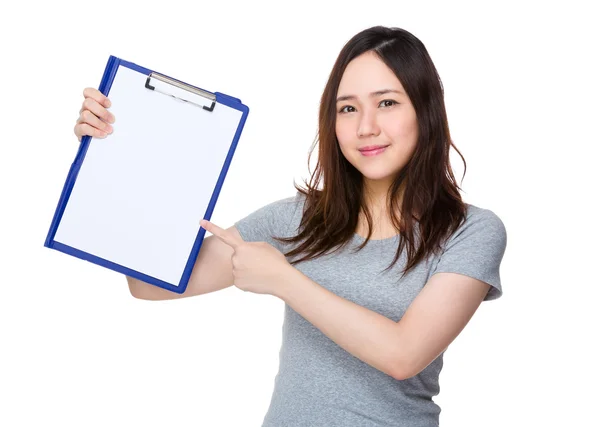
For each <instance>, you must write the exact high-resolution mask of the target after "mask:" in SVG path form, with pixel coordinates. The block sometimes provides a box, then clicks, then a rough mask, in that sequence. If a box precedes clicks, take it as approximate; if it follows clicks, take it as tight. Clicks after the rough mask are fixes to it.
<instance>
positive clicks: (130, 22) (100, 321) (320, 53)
mask: <svg viewBox="0 0 600 427" xmlns="http://www.w3.org/2000/svg"><path fill="white" fill-rule="evenodd" d="M591 5H592V2H591V1H590V2H587V3H584V2H581V1H579V2H578V1H570V2H539V3H538V2H519V3H518V5H517V3H516V2H514V3H510V2H506V1H504V2H501V3H500V2H498V3H497V5H495V6H494V5H491V4H490V3H489V2H481V3H475V2H473V3H472V4H467V3H460V2H443V3H442V2H439V3H431V2H415V1H410V2H408V1H406V2H405V1H398V0H396V1H389V2H382V1H368V2H364V1H362V2H352V1H344V2H325V1H320V2H317V3H315V4H311V3H310V2H301V3H294V4H288V3H284V2H281V3H276V2H273V3H270V4H267V3H259V2H256V1H252V2H239V4H233V3H231V2H219V1H206V2H204V1H202V2H200V1H196V2H189V3H186V2H179V1H168V2H161V3H158V2H151V1H146V2H139V3H135V4H134V3H133V2H116V1H103V2H73V3H72V4H71V3H68V2H64V1H63V2H60V1H58V2H57V1H54V2H41V1H38V2H24V3H19V6H14V5H11V6H2V11H0V36H1V40H2V44H1V51H2V65H1V66H0V73H1V76H0V77H1V78H0V84H1V85H2V90H1V92H0V97H1V99H2V102H1V103H0V121H1V125H2V126H1V136H0V143H1V152H0V190H1V200H2V202H1V204H2V208H1V210H0V215H1V217H0V227H1V228H0V238H1V239H2V245H1V247H2V254H1V258H0V274H1V275H0V281H1V297H0V334H1V336H0V343H1V344H0V345H1V346H2V350H0V358H1V363H0V394H1V396H0V425H4V426H46V425H61V426H106V425H115V426H166V425H176V426H209V427H220V426H259V425H260V424H261V422H262V419H263V417H264V414H265V412H266V410H267V408H268V404H269V401H270V398H271V393H272V390H273V380H274V377H275V374H276V373H277V369H278V352H279V346H280V343H281V326H282V320H283V308H284V305H283V302H282V301H281V300H279V299H277V298H275V297H272V296H267V295H255V294H250V293H244V292H242V291H240V290H238V289H237V288H235V287H231V288H228V289H226V290H223V291H220V292H216V293H213V294H208V295H204V296H200V297H196V298H191V299H184V300H179V301H166V302H165V301H162V302H148V301H141V300H137V299H135V298H133V297H132V296H131V295H130V294H129V290H128V287H127V284H126V281H125V278H124V277H123V276H122V275H119V274H118V273H115V272H113V271H111V270H108V269H104V268H102V267H99V266H97V265H95V264H91V263H87V262H84V261H81V260H79V259H77V258H74V257H70V256H68V255H65V254H63V253H61V252H58V251H53V250H50V249H47V248H44V247H43V243H44V240H45V238H46V234H47V232H48V229H49V226H50V222H51V220H52V217H53V215H54V211H55V209H56V205H57V203H58V199H59V196H60V193H61V190H62V188H63V185H64V182H65V179H66V176H67V172H68V170H69V167H70V165H71V162H72V161H73V159H74V156H75V154H76V152H77V148H78V145H79V143H78V141H77V138H76V137H75V135H74V133H73V126H74V125H75V120H76V119H77V116H78V111H79V109H80V107H81V103H82V101H83V96H82V91H83V89H84V88H85V87H88V86H91V87H98V85H99V83H100V80H101V77H102V72H103V70H104V67H105V65H106V61H107V59H108V57H109V55H111V54H112V55H115V56H118V57H121V58H123V59H126V60H129V61H132V62H136V63H138V64H140V65H144V66H146V67H148V68H151V69H154V70H156V71H159V72H162V73H164V74H167V75H170V76H173V77H175V78H178V79H180V80H183V81H186V82H189V83H192V84H196V85H198V86H200V87H202V88H205V89H207V90H211V91H221V92H223V93H226V94H230V95H232V96H235V97H238V98H241V99H242V101H243V102H244V103H246V104H247V105H248V106H249V107H250V115H249V118H248V121H247V123H246V127H245V130H244V133H243V135H242V138H241V140H240V144H239V146H238V150H237V152H236V156H235V157H234V160H233V162H232V165H231V169H230V171H229V174H228V176H227V179H226V180H225V184H224V186H223V189H222V192H221V196H220V198H219V201H218V204H217V207H216V210H215V212H214V214H213V217H212V220H213V222H215V223H216V224H218V225H220V226H221V227H223V228H226V227H229V226H231V225H232V224H233V222H234V221H235V220H237V219H239V218H241V217H243V216H245V215H247V214H249V213H250V212H252V211H253V210H255V209H257V208H259V207H261V206H264V205H265V204H267V203H269V202H271V201H274V200H278V199H280V198H284V197H288V196H292V195H294V194H295V189H294V188H293V185H292V184H293V181H294V180H296V182H299V183H300V182H301V180H302V179H303V178H307V177H308V168H307V158H308V151H309V148H310V146H311V144H312V141H313V139H314V137H315V133H316V129H317V128H316V125H317V113H318V104H319V97H320V95H321V92H322V90H323V87H324V85H325V82H326V80H327V77H328V74H329V71H330V69H331V67H332V65H333V63H334V61H335V59H336V57H337V54H338V52H339V50H340V49H341V48H342V46H343V45H344V43H345V42H346V41H347V40H348V39H350V38H351V37H352V36H353V35H354V34H355V33H357V32H359V31H361V30H363V29H365V28H367V27H370V26H373V25H379V24H381V25H387V26H398V27H401V28H404V29H407V30H408V31H410V32H412V33H413V34H415V35H416V36H417V37H419V38H420V39H421V40H422V41H423V42H424V44H425V45H426V47H427V49H428V51H429V53H430V55H431V56H432V58H433V60H434V63H435V64H436V66H437V69H438V71H439V73H440V76H441V78H442V81H443V83H444V87H445V93H446V102H447V109H448V116H449V121H450V130H451V133H452V137H453V140H454V142H455V144H456V145H457V146H458V148H459V149H460V150H461V152H462V154H463V155H464V156H465V158H466V160H467V174H466V176H465V178H464V181H462V188H463V197H464V199H465V201H467V202H469V203H472V204H475V205H477V206H480V207H484V208H487V209H491V210H492V211H494V212H495V213H496V214H497V215H498V216H499V217H500V218H501V219H502V220H503V221H504V224H505V226H506V228H507V233H508V247H507V251H506V254H505V257H504V261H503V263H502V268H501V277H502V283H503V286H504V290H505V294H504V296H503V297H502V298H501V299H499V300H497V301H491V302H486V303H484V304H483V305H482V306H481V308H480V310H479V311H478V312H477V313H476V315H475V316H474V317H473V319H472V320H471V322H470V323H469V325H468V326H467V328H466V329H465V330H464V332H463V333H462V334H461V335H460V336H459V337H458V338H457V340H456V341H455V342H454V343H453V344H452V345H451V347H450V348H449V350H448V351H447V353H446V356H445V365H444V369H443V371H442V374H441V377H440V385H441V393H440V395H439V396H437V397H435V401H436V402H437V403H438V404H440V405H441V407H442V413H441V425H443V426H445V427H451V426H460V427H466V426H483V425H485V426H488V427H492V426H506V425H516V426H542V425H544V426H547V425H552V426H554V425H557V426H559V425H592V424H594V423H595V422H597V419H596V418H595V417H594V415H595V414H596V413H597V412H596V405H597V399H598V392H597V386H598V380H599V375H598V369H597V361H598V359H599V355H598V352H597V350H592V348H596V345H597V344H598V330H597V326H598V324H599V323H600V322H599V321H598V320H599V319H598V314H597V313H598V310H597V304H598V297H599V296H600V292H599V290H598V288H599V284H600V281H599V279H598V273H597V263H598V255H599V252H600V251H599V250H598V241H599V240H600V233H599V231H598V223H597V221H598V213H597V211H596V210H595V208H592V206H597V204H596V198H597V196H598V183H599V179H598V175H597V169H598V168H597V164H598V157H597V154H598V152H599V150H598V145H599V143H600V137H599V131H598V129H599V128H598V116H599V114H598V113H599V112H600V111H599V108H598V97H599V95H600V90H599V83H598V76H599V75H600V68H599V66H598V44H597V40H598V38H599V37H600V34H599V31H598V27H597V19H596V18H595V15H594V13H592V7H591ZM594 27H595V28H594ZM594 40H596V41H594ZM118 120H119V118H118V117H117V121H116V123H115V126H118ZM313 158H314V157H313ZM452 161H453V165H454V170H455V175H456V176H457V179H458V180H459V182H460V179H461V178H462V175H463V167H462V162H461V161H460V158H459V157H458V156H457V155H456V153H455V152H454V151H453V152H452Z"/></svg>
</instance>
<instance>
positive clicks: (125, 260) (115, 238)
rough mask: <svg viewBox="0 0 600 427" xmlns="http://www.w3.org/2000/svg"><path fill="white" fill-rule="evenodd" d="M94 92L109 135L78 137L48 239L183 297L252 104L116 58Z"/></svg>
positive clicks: (59, 247)
mask: <svg viewBox="0 0 600 427" xmlns="http://www.w3.org/2000/svg"><path fill="white" fill-rule="evenodd" d="M99 90H100V92H102V93H103V94H104V95H106V96H108V97H109V98H110V99H111V107H110V111H111V112H112V113H113V114H114V115H115V117H116V120H115V123H114V124H112V126H113V132H112V134H109V135H108V136H107V137H105V138H98V139H96V138H93V137H91V136H89V135H86V136H84V137H83V138H82V139H81V143H80V145H79V148H78V151H77V154H76V156H75V160H74V161H73V163H72V164H71V167H70V170H69V172H68V175H67V179H66V182H65V184H64V187H63V190H62V193H61V195H60V198H59V201H58V205H57V207H56V211H55V213H54V217H53V219H52V222H51V225H50V229H49V231H48V234H47V237H46V240H45V242H44V246H45V247H47V248H50V249H55V250H57V251H60V252H63V253H65V254H68V255H71V256H74V257H77V258H80V259H82V260H85V261H89V262H91V263H94V264H97V265H99V266H102V267H105V268H108V269H111V270H114V271H117V272H119V273H123V274H125V275H127V276H130V277H134V278H136V279H139V280H142V281H144V282H146V283H149V284H152V285H155V286H158V287H161V288H164V289H167V290H169V291H172V292H176V293H180V294H181V293H183V292H185V289H186V287H187V284H188V281H189V278H190V275H191V272H192V269H193V266H194V263H195V261H196V258H197V256H198V253H199V251H200V248H201V246H202V241H203V239H204V234H205V232H206V230H205V229H204V228H201V227H200V220H201V219H207V220H210V217H211V215H212V212H213V210H214V208H215V205H216V203H217V199H218V197H219V193H220V191H221V187H222V185H223V182H224V180H225V177H226V175H227V171H228V169H229V166H230V163H231V160H232V158H233V155H234V153H235V150H236V147H237V144H238V141H239V138H240V135H241V133H242V130H243V127H244V124H245V122H246V118H247V117H248V112H249V109H248V107H247V106H246V105H244V104H243V103H242V102H241V100H240V99H238V98H234V97H232V96H229V95H225V94H223V93H220V92H214V93H213V92H209V91H207V90H205V89H201V88H199V87H196V86H192V85H190V84H188V83H185V82H182V81H180V80H177V79H174V78H172V77H169V76H167V75H165V74H162V73H158V72H155V71H153V70H150V69H148V68H145V67H142V66H139V65H137V64H134V63H132V62H129V61H125V60H123V59H120V58H117V57H115V56H112V55H111V56H110V57H109V59H108V62H107V64H106V68H105V70H104V74H103V76H102V80H101V83H100V87H99ZM109 94H110V96H109Z"/></svg>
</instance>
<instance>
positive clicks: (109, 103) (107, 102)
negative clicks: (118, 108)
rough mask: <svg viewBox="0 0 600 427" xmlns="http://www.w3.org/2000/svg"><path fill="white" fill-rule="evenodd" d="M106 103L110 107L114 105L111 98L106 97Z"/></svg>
mask: <svg viewBox="0 0 600 427" xmlns="http://www.w3.org/2000/svg"><path fill="white" fill-rule="evenodd" d="M105 105H106V108H108V107H110V106H111V105H112V103H111V102H110V99H108V98H106V102H105Z"/></svg>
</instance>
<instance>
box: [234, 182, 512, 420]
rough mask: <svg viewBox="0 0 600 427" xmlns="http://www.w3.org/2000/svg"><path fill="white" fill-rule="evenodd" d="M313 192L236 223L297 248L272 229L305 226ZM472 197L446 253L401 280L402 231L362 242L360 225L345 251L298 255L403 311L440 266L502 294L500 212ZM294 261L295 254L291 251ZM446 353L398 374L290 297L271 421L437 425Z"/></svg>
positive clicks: (283, 231)
mask: <svg viewBox="0 0 600 427" xmlns="http://www.w3.org/2000/svg"><path fill="white" fill-rule="evenodd" d="M304 200H305V197H304V195H302V194H301V193H299V192H298V193H297V194H296V196H293V197H288V198H285V199H281V200H278V201H275V202H273V203H271V204H268V205H266V206H264V207H262V208H260V209H258V210H256V211H254V212H252V213H251V214H249V215H248V216H246V217H245V218H243V219H241V220H239V221H237V222H236V223H235V226H236V228H237V230H238V231H239V232H240V234H241V236H242V237H243V239H244V240H245V241H265V242H268V243H270V244H271V245H273V246H275V247H276V248H277V249H279V250H280V251H281V252H286V251H287V250H289V248H290V247H288V245H285V246H284V245H282V244H280V243H278V242H275V241H274V240H273V239H272V238H271V237H270V236H272V235H275V236H286V237H288V236H292V235H293V234H295V232H296V231H297V228H298V226H299V224H300V218H301V215H302V207H303V203H304ZM467 206H468V213H467V221H466V222H465V223H464V224H463V225H462V226H461V227H460V228H459V229H458V230H457V231H456V232H455V233H454V234H453V235H452V237H451V238H450V240H449V241H448V243H447V245H445V247H444V252H443V253H442V254H441V255H438V256H435V255H432V256H431V257H430V258H428V259H426V260H424V261H422V262H421V263H419V264H418V265H417V267H416V268H415V269H414V270H412V271H411V272H410V273H409V274H407V275H406V276H405V277H404V278H403V279H401V280H400V279H399V277H400V275H399V272H400V271H401V268H400V267H399V266H403V265H405V263H406V251H404V252H403V253H402V254H401V256H400V258H399V260H398V263H397V264H396V265H395V266H394V268H393V269H391V270H390V271H388V272H386V273H381V272H382V271H383V270H384V269H385V268H386V267H387V266H388V265H389V264H390V262H391V261H392V260H393V257H394V254H395V249H396V248H397V247H398V243H399V240H398V237H397V236H396V237H392V238H389V239H382V240H371V241H369V243H368V244H367V246H366V247H365V248H364V249H362V250H361V251H359V252H357V253H355V254H353V253H351V250H352V249H353V248H356V247H357V246H358V245H359V244H360V243H362V242H363V241H364V239H363V238H362V237H360V236H359V235H357V234H355V235H354V237H353V239H352V242H351V245H349V246H346V247H344V248H343V249H341V250H340V251H339V252H335V253H331V252H330V253H328V254H327V255H325V256H323V257H320V258H317V259H315V260H311V261H307V262H302V263H300V264H296V268H297V269H298V270H300V271H301V272H302V273H304V274H305V275H306V276H308V277H309V278H311V279H312V280H314V281H315V282H317V283H318V284H320V285H321V286H323V287H325V288H327V289H329V290H330V291H332V292H334V293H335V294H337V295H339V296H341V297H343V298H346V299H348V300H350V301H352V302H354V303H356V304H359V305H361V306H363V307H366V308H368V309H369V310H373V311H375V312H377V313H379V314H382V315H384V316H386V317H388V318H390V319H392V320H393V321H394V322H397V321H399V320H400V318H401V317H402V316H403V314H404V312H405V311H406V309H407V308H408V306H409V305H410V303H411V302H412V301H413V300H414V298H415V297H416V296H417V294H418V293H419V291H420V290H421V289H422V288H423V286H424V285H425V283H426V282H427V280H428V279H429V278H430V277H431V276H432V275H433V274H434V273H436V272H453V273H460V274H465V275H467V276H471V277H474V278H477V279H479V280H482V281H484V282H487V283H488V284H490V285H491V286H492V287H491V288H490V291H489V293H488V295H487V296H486V300H492V299H496V298H499V297H500V296H501V295H502V288H501V284H500V274H499V268H500V262H501V260H502V257H503V255H504V250H505V247H506V230H505V228H504V225H503V223H502V221H501V220H500V218H498V216H496V215H495V214H494V213H493V212H492V211H490V210H487V209H482V208H478V207H476V206H473V205H467ZM290 260H291V259H290ZM442 364H443V354H442V355H440V356H439V357H438V358H437V359H436V360H434V361H433V362H432V363H431V364H430V365H429V366H428V367H427V368H425V369H424V370H423V371H422V372H420V373H419V374H418V375H416V376H414V377H412V378H408V379H405V380H403V381H398V380H396V379H394V378H393V377H391V376H389V375H387V374H385V373H383V372H381V371H379V370H378V369H376V368H373V367H371V366H370V365H368V364H366V363H364V362H363V361H361V360H360V359H358V358H356V357H355V356H353V355H351V354H350V353H348V352H347V351H346V350H344V349H342V348H341V347H339V346H338V345H337V344H336V343H334V342H333V341H332V340H331V339H329V338H328V337H327V336H326V335H324V334H323V333H322V332H321V331H320V330H319V329H317V328H316V327H314V326H313V325H312V324H311V323H309V322H308V321H307V320H306V319H304V318H303V317H301V316H300V315H299V314H298V313H297V312H295V311H294V310H293V309H291V308H290V307H289V306H288V305H287V304H286V305H285V313H284V323H283V337H282V345H281V350H280V353H279V372H278V374H277V376H276V377H275V384H274V391H273V395H272V399H271V403H270V406H269V409H268V412H267V414H266V416H265V418H264V421H263V425H262V426H263V427H282V426H285V427H296V426H298V427H300V426H303V427H321V426H322V427H338V426H339V427H360V426H365V427H367V426H368V427H371V426H373V427H374V426H410V427H432V426H438V425H439V414H440V407H439V406H438V405H437V404H436V403H435V402H434V401H433V399H432V398H433V396H436V395H437V394H438V393H439V391H440V389H439V383H438V379H439V374H440V371H441V369H442Z"/></svg>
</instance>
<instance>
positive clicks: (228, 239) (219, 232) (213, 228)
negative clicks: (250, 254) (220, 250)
mask: <svg viewBox="0 0 600 427" xmlns="http://www.w3.org/2000/svg"><path fill="white" fill-rule="evenodd" d="M200 226H201V227H202V228H204V229H205V230H207V231H210V232H211V233H212V234H213V235H215V236H217V237H218V238H219V239H221V240H222V241H223V242H224V243H226V244H228V245H229V246H231V247H232V248H233V249H235V248H236V247H237V246H238V245H239V244H240V243H243V241H240V240H239V239H237V238H236V237H235V236H232V235H231V234H229V233H228V232H227V230H223V229H222V228H221V227H219V226H218V225H216V224H213V223H212V222H210V221H207V220H205V219H203V220H202V221H200Z"/></svg>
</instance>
